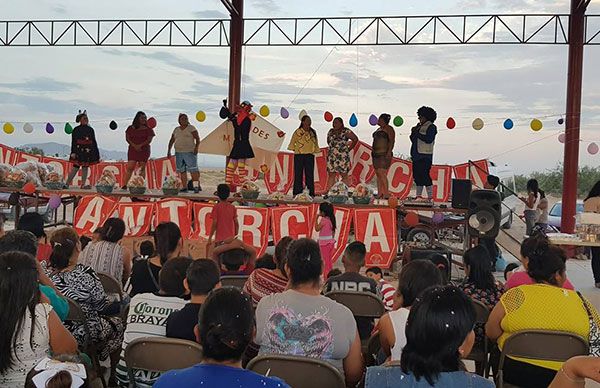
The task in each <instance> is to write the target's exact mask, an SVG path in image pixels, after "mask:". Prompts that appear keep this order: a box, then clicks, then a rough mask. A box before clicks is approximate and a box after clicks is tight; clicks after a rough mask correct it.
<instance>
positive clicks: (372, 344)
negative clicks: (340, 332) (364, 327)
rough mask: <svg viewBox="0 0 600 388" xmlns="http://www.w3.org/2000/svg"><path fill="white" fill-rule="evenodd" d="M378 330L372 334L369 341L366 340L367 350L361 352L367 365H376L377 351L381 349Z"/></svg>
mask: <svg viewBox="0 0 600 388" xmlns="http://www.w3.org/2000/svg"><path fill="white" fill-rule="evenodd" d="M379 337H380V336H379V332H377V333H375V334H373V335H372V336H371V338H369V341H368V342H367V350H366V352H365V353H364V354H363V356H364V357H365V363H366V364H367V366H375V365H378V363H377V357H378V355H379V352H380V351H381V340H380V338H379Z"/></svg>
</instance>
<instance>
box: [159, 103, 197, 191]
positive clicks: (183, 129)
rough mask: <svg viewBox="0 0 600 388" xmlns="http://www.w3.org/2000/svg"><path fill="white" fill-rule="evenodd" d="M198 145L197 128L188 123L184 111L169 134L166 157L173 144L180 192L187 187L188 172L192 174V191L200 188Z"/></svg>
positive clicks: (168, 155)
mask: <svg viewBox="0 0 600 388" xmlns="http://www.w3.org/2000/svg"><path fill="white" fill-rule="evenodd" d="M199 145H200V136H198V130H197V129H196V128H195V127H194V126H193V125H191V124H190V120H189V119H188V116H187V115H186V114H185V113H180V114H179V126H178V127H177V128H175V129H174V130H173V135H171V140H170V141H169V147H168V149H167V157H170V156H171V149H172V148H173V146H175V167H176V169H177V172H178V173H179V176H180V178H181V184H182V185H183V187H182V189H181V191H182V192H186V191H187V189H188V177H187V173H188V172H189V173H190V175H191V176H192V186H193V188H194V193H198V192H200V190H202V188H201V187H200V171H198V146H199Z"/></svg>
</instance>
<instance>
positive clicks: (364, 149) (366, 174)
mask: <svg viewBox="0 0 600 388" xmlns="http://www.w3.org/2000/svg"><path fill="white" fill-rule="evenodd" d="M371 150H372V148H371V146H369V145H367V144H366V143H363V142H362V141H359V142H358V144H357V145H356V147H354V149H353V150H352V155H351V159H352V168H351V169H350V184H351V185H352V186H356V185H357V184H359V183H360V182H370V181H371V179H373V176H375V169H374V168H373V159H372V158H371Z"/></svg>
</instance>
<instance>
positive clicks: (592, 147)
mask: <svg viewBox="0 0 600 388" xmlns="http://www.w3.org/2000/svg"><path fill="white" fill-rule="evenodd" d="M588 152H589V153H590V155H596V154H597V153H598V144H596V143H590V145H588Z"/></svg>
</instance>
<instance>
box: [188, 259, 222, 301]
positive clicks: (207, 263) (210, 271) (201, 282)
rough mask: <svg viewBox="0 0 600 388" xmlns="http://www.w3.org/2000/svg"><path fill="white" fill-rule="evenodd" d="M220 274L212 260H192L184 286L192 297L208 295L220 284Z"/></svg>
mask: <svg viewBox="0 0 600 388" xmlns="http://www.w3.org/2000/svg"><path fill="white" fill-rule="evenodd" d="M220 279H221V274H220V272H219V268H218V267H217V264H215V262H214V261H213V260H209V259H198V260H194V261H193V262H192V264H190V266H189V267H188V269H187V272H186V275H185V280H184V285H185V288H187V289H188V291H189V292H190V293H191V294H192V295H193V296H203V295H208V293H209V292H211V291H212V290H213V289H214V288H215V287H216V286H217V285H218V284H219V283H220V282H221V280H220Z"/></svg>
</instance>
